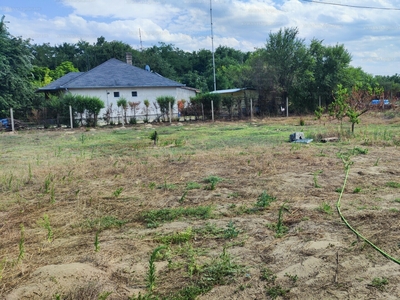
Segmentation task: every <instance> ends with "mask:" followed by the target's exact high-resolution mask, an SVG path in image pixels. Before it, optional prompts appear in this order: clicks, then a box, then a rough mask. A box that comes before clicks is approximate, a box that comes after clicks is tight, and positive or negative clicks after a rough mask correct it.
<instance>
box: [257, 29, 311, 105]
mask: <svg viewBox="0 0 400 300" xmlns="http://www.w3.org/2000/svg"><path fill="white" fill-rule="evenodd" d="M298 33H299V32H298V29H297V28H284V29H283V30H282V29H280V30H279V31H278V32H277V33H270V34H269V38H268V40H267V44H266V52H265V58H266V62H267V65H268V66H269V68H270V70H271V72H272V76H273V77H272V79H273V83H274V89H275V90H276V91H277V92H278V94H281V95H282V97H283V99H285V98H286V97H287V96H288V95H289V92H290V91H291V90H292V89H293V88H295V86H296V85H297V86H300V83H301V82H303V81H304V80H305V79H306V78H307V79H310V80H311V79H312V77H313V73H312V69H311V66H312V58H311V55H310V53H309V51H308V49H307V47H306V46H305V43H304V40H303V39H300V38H299V37H298Z"/></svg>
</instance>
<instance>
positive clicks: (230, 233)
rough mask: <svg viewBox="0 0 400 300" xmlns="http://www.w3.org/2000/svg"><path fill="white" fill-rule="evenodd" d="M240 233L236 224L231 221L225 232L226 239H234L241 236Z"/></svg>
mask: <svg viewBox="0 0 400 300" xmlns="http://www.w3.org/2000/svg"><path fill="white" fill-rule="evenodd" d="M239 233H240V231H239V230H237V229H236V227H235V223H234V222H233V221H232V220H231V221H229V223H228V225H227V228H226V229H225V231H224V238H225V239H232V238H235V237H237V236H238V235H239Z"/></svg>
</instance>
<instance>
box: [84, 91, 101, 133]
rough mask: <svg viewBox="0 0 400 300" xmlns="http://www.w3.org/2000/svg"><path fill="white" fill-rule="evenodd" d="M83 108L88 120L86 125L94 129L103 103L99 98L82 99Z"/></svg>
mask: <svg viewBox="0 0 400 300" xmlns="http://www.w3.org/2000/svg"><path fill="white" fill-rule="evenodd" d="M84 99H85V108H86V110H87V111H88V115H89V120H87V122H88V125H90V124H92V125H93V126H94V127H95V126H96V125H97V118H98V115H99V113H100V110H101V109H102V108H104V102H103V101H102V100H101V99H100V98H99V97H89V96H87V97H84Z"/></svg>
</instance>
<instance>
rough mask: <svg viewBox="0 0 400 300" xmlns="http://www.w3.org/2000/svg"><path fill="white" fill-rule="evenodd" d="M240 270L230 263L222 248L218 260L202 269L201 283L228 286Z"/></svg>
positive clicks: (237, 266) (229, 258)
mask: <svg viewBox="0 0 400 300" xmlns="http://www.w3.org/2000/svg"><path fill="white" fill-rule="evenodd" d="M240 269H241V268H240V266H239V265H236V264H234V263H233V262H232V261H231V257H230V255H229V253H228V252H227V251H226V248H225V247H224V248H223V250H222V254H221V255H220V256H219V258H218V259H216V260H214V261H212V262H211V263H210V265H208V266H206V267H204V270H203V276H202V281H203V282H204V283H207V285H224V284H228V283H230V282H231V281H232V280H233V278H234V276H235V275H236V274H237V273H238V272H239V270H240Z"/></svg>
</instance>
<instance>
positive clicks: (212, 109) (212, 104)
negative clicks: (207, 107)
mask: <svg viewBox="0 0 400 300" xmlns="http://www.w3.org/2000/svg"><path fill="white" fill-rule="evenodd" d="M211 116H212V121H213V122H214V101H213V100H211Z"/></svg>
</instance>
